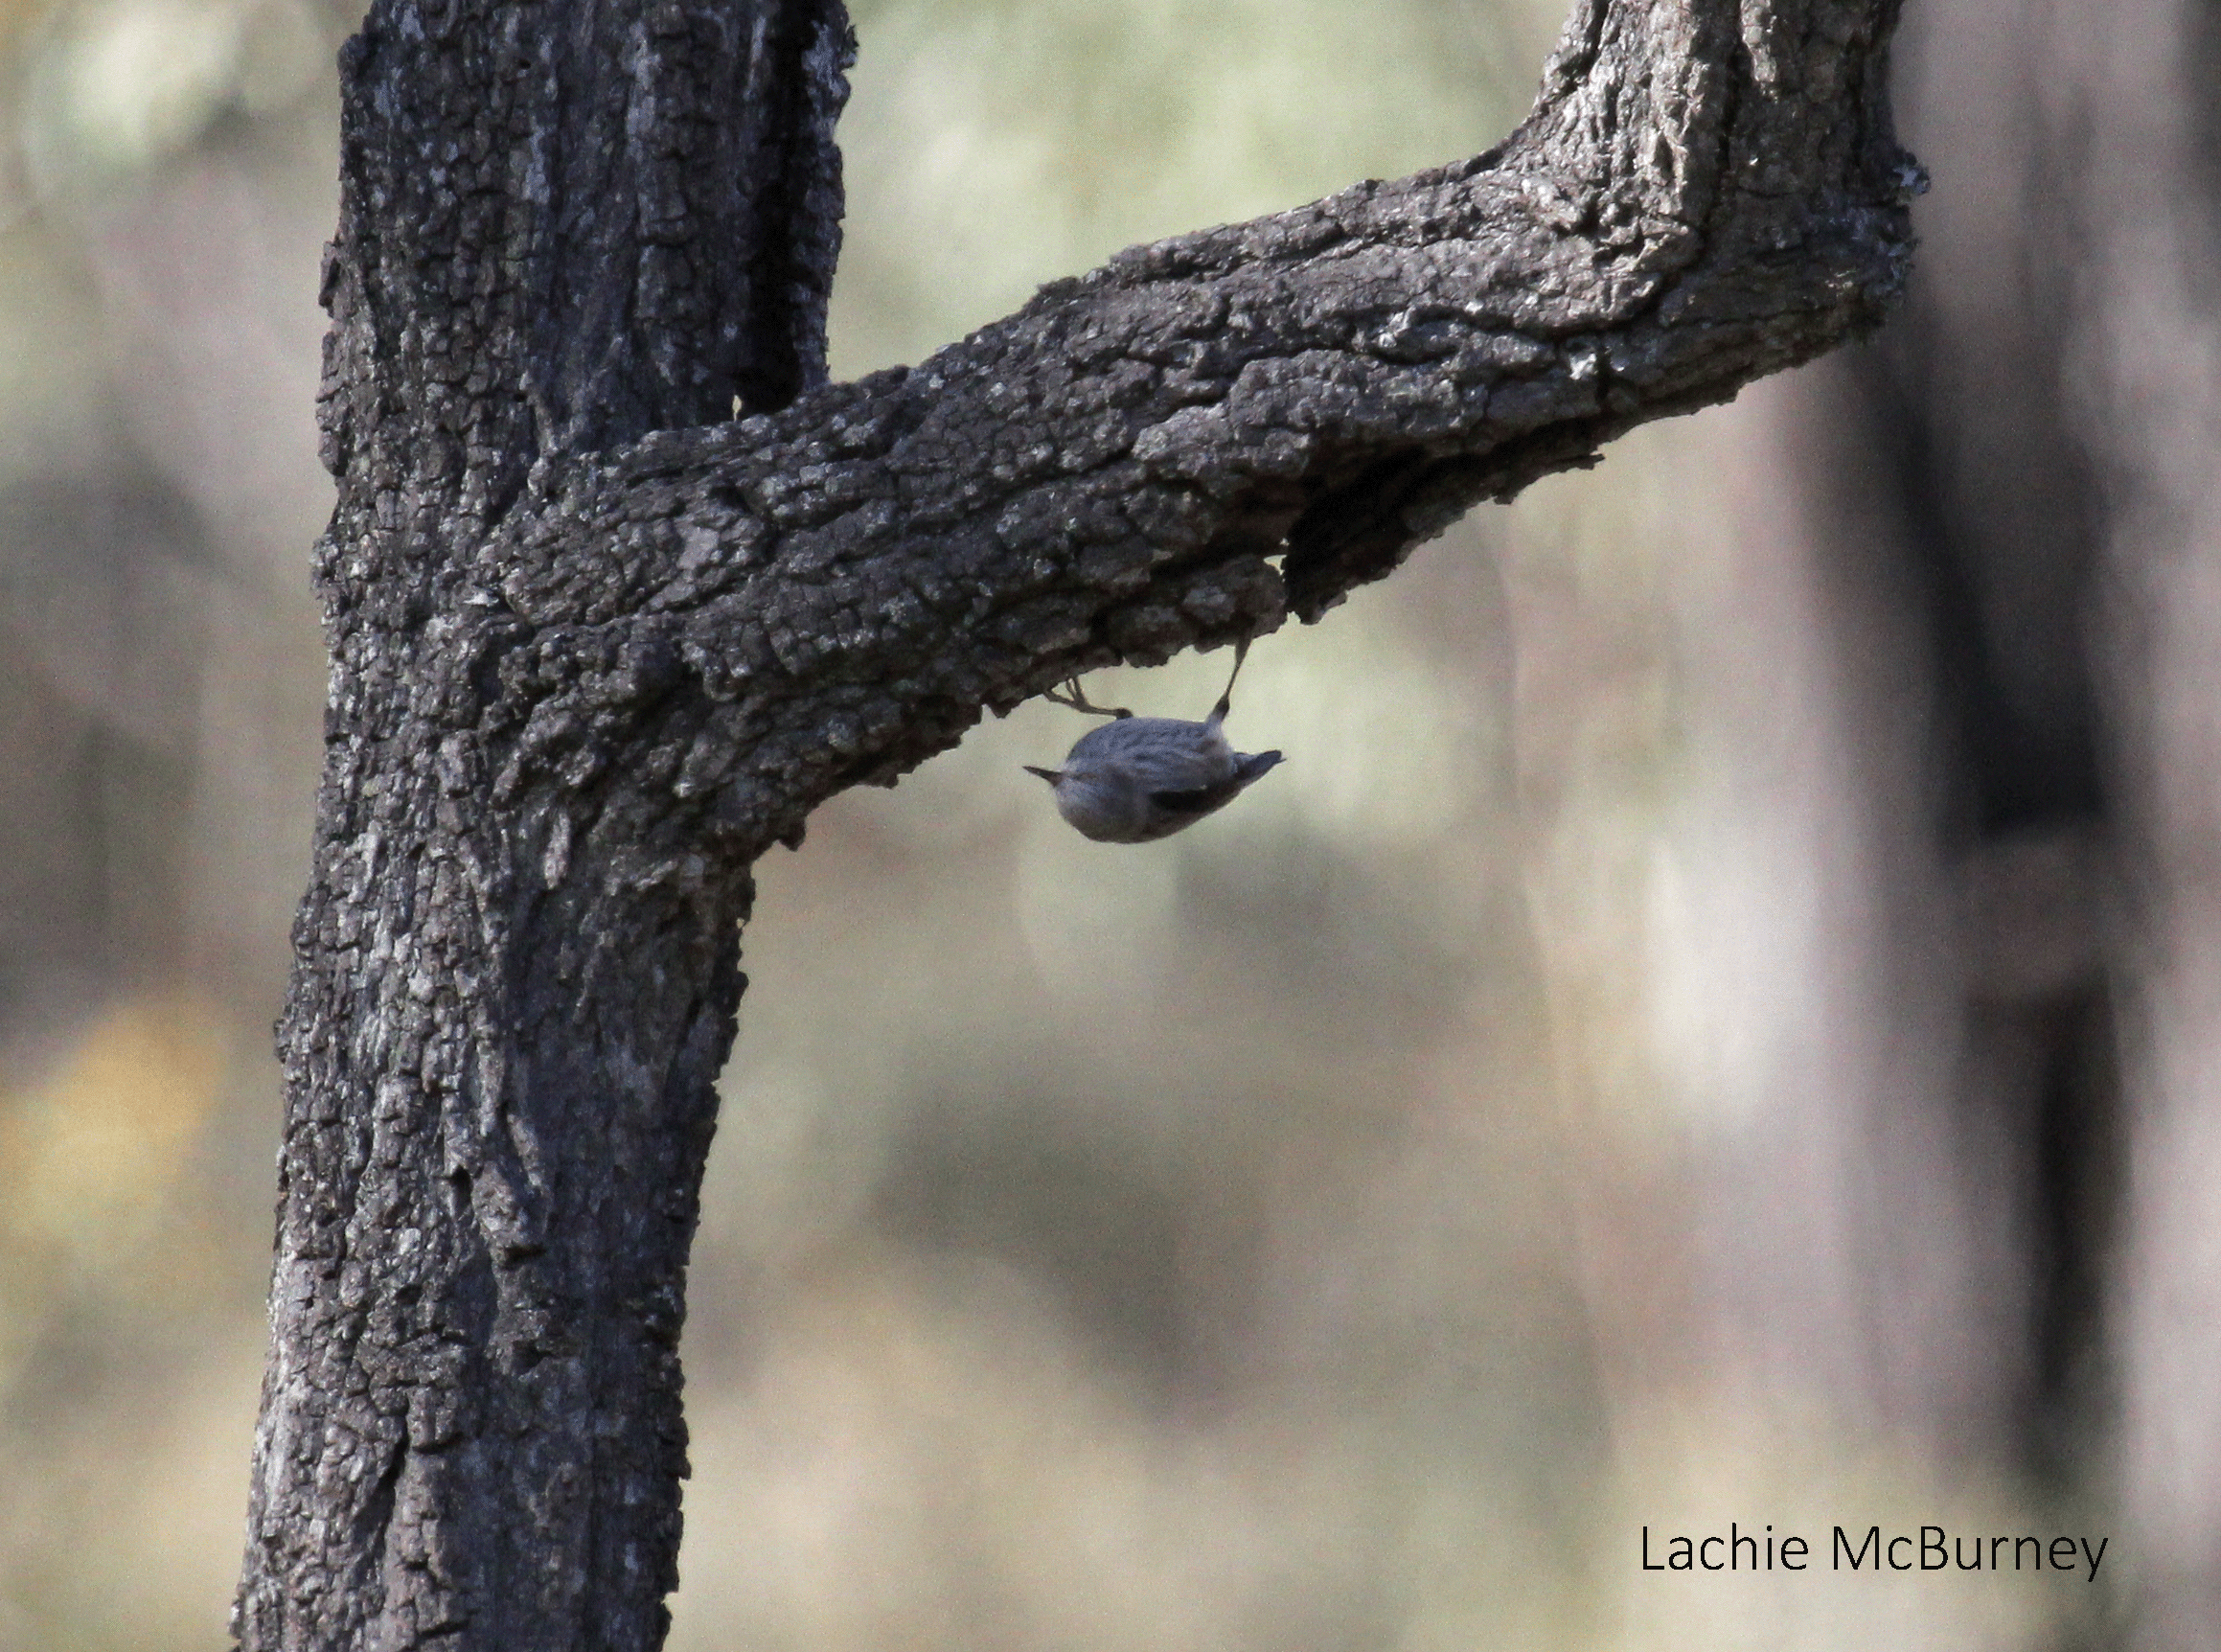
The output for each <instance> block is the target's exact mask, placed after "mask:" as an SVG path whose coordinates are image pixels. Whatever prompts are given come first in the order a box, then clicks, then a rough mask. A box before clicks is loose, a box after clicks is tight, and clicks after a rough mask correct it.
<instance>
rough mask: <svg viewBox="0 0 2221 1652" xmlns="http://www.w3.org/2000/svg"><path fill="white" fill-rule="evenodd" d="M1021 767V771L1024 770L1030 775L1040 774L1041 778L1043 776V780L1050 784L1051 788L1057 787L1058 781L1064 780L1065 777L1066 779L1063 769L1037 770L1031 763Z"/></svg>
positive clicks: (1023, 764) (1020, 765) (1022, 764)
mask: <svg viewBox="0 0 2221 1652" xmlns="http://www.w3.org/2000/svg"><path fill="white" fill-rule="evenodd" d="M1019 768H1020V769H1024V770H1025V771H1026V772H1027V773H1028V774H1038V775H1040V776H1041V777H1042V779H1043V780H1046V781H1047V782H1048V783H1049V784H1050V785H1051V786H1054V785H1055V784H1056V783H1057V782H1058V781H1060V780H1062V779H1064V777H1065V776H1064V771H1063V770H1062V769H1036V768H1035V767H1034V766H1033V765H1032V764H1030V763H1021V764H1019Z"/></svg>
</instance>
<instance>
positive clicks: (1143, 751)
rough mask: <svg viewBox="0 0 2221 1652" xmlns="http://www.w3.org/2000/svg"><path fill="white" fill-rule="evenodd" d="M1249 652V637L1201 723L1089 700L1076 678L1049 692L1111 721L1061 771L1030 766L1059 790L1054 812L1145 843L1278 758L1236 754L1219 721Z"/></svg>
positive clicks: (1112, 839) (1224, 799)
mask: <svg viewBox="0 0 2221 1652" xmlns="http://www.w3.org/2000/svg"><path fill="white" fill-rule="evenodd" d="M1248 652H1249V644H1248V639H1247V638H1245V639H1243V640H1242V641H1241V642H1239V643H1236V644H1235V645H1234V673H1233V677H1227V678H1226V691H1225V693H1224V694H1222V695H1220V696H1219V703H1218V704H1216V705H1215V706H1213V707H1211V715H1210V717H1209V719H1208V720H1207V721H1205V722H1202V723H1188V722H1185V721H1183V720H1181V719H1179V718H1177V717H1136V716H1134V715H1133V713H1132V712H1131V711H1127V710H1125V709H1123V708H1119V707H1106V706H1100V705H1090V704H1088V700H1087V697H1086V696H1085V695H1083V694H1082V693H1081V692H1080V685H1079V682H1078V680H1077V679H1076V678H1075V679H1074V680H1073V681H1072V682H1070V683H1068V684H1066V685H1065V693H1063V694H1058V693H1056V692H1055V691H1054V690H1051V691H1050V692H1049V693H1048V694H1047V695H1046V696H1044V697H1043V698H1045V699H1047V700H1054V701H1055V702H1056V703H1057V704H1059V705H1068V706H1070V707H1071V708H1072V709H1073V710H1074V711H1085V712H1088V714H1090V715H1091V716H1095V717H1108V718H1110V719H1111V722H1109V723H1105V724H1104V725H1103V726H1102V727H1100V728H1091V729H1089V730H1088V732H1087V733H1085V734H1083V735H1081V736H1080V738H1079V740H1078V741H1077V742H1076V743H1075V744H1074V745H1073V746H1072V749H1071V751H1070V752H1069V753H1068V754H1067V755H1066V756H1065V766H1064V767H1063V768H1062V769H1036V768H1035V767H1034V766H1033V765H1032V764H1030V763H1029V764H1027V765H1025V770H1026V772H1027V773H1028V774H1038V775H1040V776H1041V777H1042V779H1043V780H1046V781H1047V782H1048V783H1049V784H1050V785H1051V786H1053V787H1055V788H1056V792H1057V813H1058V814H1060V815H1063V816H1064V817H1065V819H1066V820H1068V821H1070V822H1071V824H1072V825H1073V826H1074V827H1075V828H1077V829H1078V831H1079V833H1080V835H1081V836H1082V837H1092V838H1094V839H1095V841H1097V842H1098V843H1147V842H1150V841H1152V840H1154V839H1156V838H1158V837H1170V836H1171V835H1172V834H1173V833H1175V832H1178V831H1179V829H1180V828H1181V827H1182V826H1192V825H1194V824H1195V823H1196V822H1197V821H1198V820H1201V819H1202V817H1203V816H1204V815H1208V814H1210V813H1211V812H1212V811H1213V810H1215V809H1223V808H1225V806H1226V805H1227V804H1228V803H1231V802H1232V801H1233V800H1234V799H1235V798H1236V797H1237V796H1239V795H1240V794H1241V792H1242V790H1243V789H1244V788H1245V787H1247V786H1248V784H1249V783H1250V782H1251V781H1252V780H1254V779H1256V778H1257V777H1258V776H1259V775H1260V774H1263V773H1264V772H1265V771H1266V770H1267V769H1271V767H1272V766H1273V765H1274V764H1275V763H1278V762H1279V761H1280V753H1279V752H1277V751H1259V752H1255V753H1250V752H1246V751H1236V750H1235V749H1234V748H1233V747H1232V746H1229V745H1227V744H1226V736H1225V731H1224V729H1223V728H1222V727H1221V726H1220V725H1221V724H1222V723H1225V721H1226V708H1227V707H1228V706H1229V705H1230V704H1231V703H1232V702H1233V696H1234V678H1235V677H1240V676H1241V675H1242V661H1243V660H1244V659H1245V658H1246V657H1247V656H1248Z"/></svg>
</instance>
